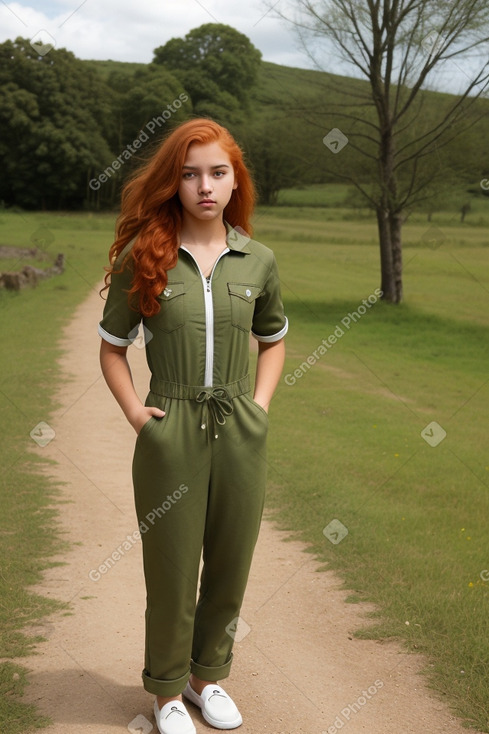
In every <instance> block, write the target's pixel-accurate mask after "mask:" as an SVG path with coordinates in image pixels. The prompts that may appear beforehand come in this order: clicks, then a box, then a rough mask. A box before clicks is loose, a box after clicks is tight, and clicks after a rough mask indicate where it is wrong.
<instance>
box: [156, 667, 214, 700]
mask: <svg viewBox="0 0 489 734" xmlns="http://www.w3.org/2000/svg"><path fill="white" fill-rule="evenodd" d="M189 678H190V670H188V671H187V672H186V673H185V675H182V677H181V678H175V679H174V680H160V679H158V678H151V676H150V675H148V671H147V670H143V686H144V689H145V690H146V691H148V693H154V694H155V696H164V697H168V696H178V695H179V694H180V693H181V692H182V691H183V690H184V688H185V686H186V685H187V683H188V679H189ZM217 680H219V679H218V678H217Z"/></svg>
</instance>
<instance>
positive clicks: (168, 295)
mask: <svg viewBox="0 0 489 734" xmlns="http://www.w3.org/2000/svg"><path fill="white" fill-rule="evenodd" d="M184 293H185V284H184V283H183V281H182V282H174V283H172V282H171V281H168V283H167V285H166V288H165V289H164V290H163V291H162V292H161V293H160V295H159V296H158V298H159V299H160V301H171V300H172V298H175V297H176V296H182V295H183V294H184Z"/></svg>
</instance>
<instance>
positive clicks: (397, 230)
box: [389, 212, 403, 303]
mask: <svg viewBox="0 0 489 734" xmlns="http://www.w3.org/2000/svg"><path fill="white" fill-rule="evenodd" d="M389 224H390V230H391V245H392V265H393V271H394V296H395V298H394V300H393V301H392V303H400V302H401V301H402V296H403V293H402V214H401V212H391V215H390V217H389Z"/></svg>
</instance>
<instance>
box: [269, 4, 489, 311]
mask: <svg viewBox="0 0 489 734" xmlns="http://www.w3.org/2000/svg"><path fill="white" fill-rule="evenodd" d="M288 6H289V8H290V11H289V10H287V11H283V12H282V11H281V13H280V14H281V16H282V17H284V18H286V19H287V20H288V21H290V22H292V23H293V24H294V26H295V28H296V29H297V32H298V34H299V36H300V37H301V39H302V40H303V42H304V46H305V48H307V50H308V53H309V55H310V56H312V57H313V58H316V57H317V53H319V51H318V47H321V48H322V49H323V51H327V52H328V54H329V55H331V49H332V48H333V49H334V50H335V52H337V53H339V54H340V56H341V57H342V58H343V59H344V60H345V61H346V62H347V63H349V64H350V65H351V66H352V67H353V68H354V69H355V73H356V74H357V75H358V74H360V75H361V76H362V77H364V78H365V79H366V80H367V82H368V84H366V85H365V86H364V91H361V90H360V89H358V88H356V89H355V91H353V89H352V90H351V92H349V93H350V94H351V96H350V102H349V104H348V105H344V104H336V105H334V104H332V105H329V104H328V114H329V115H330V118H329V119H330V120H332V121H333V125H332V129H333V132H332V133H331V135H330V137H329V139H328V140H327V143H329V147H330V152H331V153H334V154H338V155H337V156H336V165H334V164H333V165H331V170H332V171H334V172H335V174H336V175H337V176H339V177H342V178H343V179H344V180H347V181H350V182H351V183H352V184H354V185H355V186H356V187H357V189H358V190H359V191H360V192H361V193H362V195H363V196H364V197H365V199H366V200H367V201H369V202H370V204H371V205H372V206H373V207H374V209H375V211H376V215H377V222H378V231H379V241H380V256H381V289H382V291H383V294H384V295H383V297H384V299H385V300H387V301H390V302H392V303H399V302H400V301H401V300H402V223H403V221H404V218H405V214H406V210H407V209H408V208H409V206H412V205H413V204H415V203H416V202H417V201H420V200H422V199H423V198H424V196H425V194H424V189H425V188H426V187H429V186H431V187H432V186H433V184H434V181H435V178H436V176H437V175H440V174H441V173H442V169H443V165H440V164H439V160H440V155H441V152H442V151H444V148H445V146H447V145H448V144H449V143H450V142H451V141H452V140H454V138H456V137H457V136H460V135H463V134H466V133H467V131H468V130H469V129H471V127H472V126H473V124H474V119H473V118H472V119H471V118H470V117H469V116H468V113H469V111H470V110H472V109H473V108H474V102H475V100H476V99H477V98H478V97H480V96H481V95H482V94H483V93H484V91H485V90H486V89H487V88H488V87H489V62H488V61H487V57H480V58H479V60H476V58H475V55H476V53H477V51H478V50H479V49H481V48H482V47H483V45H484V44H487V42H488V41H489V5H488V4H487V0H457V2H445V0H366V2H362V1H361V0H318V1H316V0H290V2H289V3H288ZM469 53H470V54H471V56H472V63H471V70H470V71H468V72H467V74H468V76H467V81H466V83H465V85H464V87H463V89H462V90H461V93H460V94H459V95H457V96H456V97H452V98H448V97H447V99H445V100H444V101H442V102H441V103H440V105H439V106H438V108H437V109H436V110H435V109H433V108H431V111H430V114H429V115H426V105H425V102H426V101H427V100H426V93H425V91H424V90H425V88H426V86H427V84H428V83H429V82H430V80H431V79H432V77H433V72H434V71H435V70H436V68H437V67H439V66H440V65H441V64H442V63H443V62H450V61H452V60H454V59H455V60H456V59H458V58H459V57H461V56H463V55H468V54H469ZM331 89H332V91H333V92H335V91H337V89H335V87H334V85H332V87H331ZM326 102H328V100H327V99H326ZM340 125H341V128H340ZM338 129H340V132H341V135H338V132H337V130H338ZM345 132H346V133H347V134H346V135H345ZM325 137H326V136H325ZM345 138H346V140H345ZM348 143H349V144H348ZM325 144H326V141H325ZM342 146H343V149H342ZM353 152H356V153H358V154H360V155H362V157H363V158H364V160H365V161H366V165H365V167H364V170H363V171H362V172H360V174H359V172H358V170H357V169H354V168H352V167H350V166H349V165H348V156H350V160H351V158H352V154H353ZM428 156H430V158H429V159H428ZM333 158H334V156H331V155H330V161H331V160H332V159H333ZM369 171H370V172H372V173H373V175H374V181H375V186H374V188H373V189H372V188H371V187H369V186H367V185H366V184H365V180H366V178H367V177H368V175H369Z"/></svg>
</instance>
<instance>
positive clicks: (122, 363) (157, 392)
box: [99, 119, 287, 734]
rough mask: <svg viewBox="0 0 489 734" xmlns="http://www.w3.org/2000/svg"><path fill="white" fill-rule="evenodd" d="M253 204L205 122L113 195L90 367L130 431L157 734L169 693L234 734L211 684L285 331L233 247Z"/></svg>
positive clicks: (251, 519)
mask: <svg viewBox="0 0 489 734" xmlns="http://www.w3.org/2000/svg"><path fill="white" fill-rule="evenodd" d="M254 200H255V194H254V189H253V184H252V182H251V179H250V175H249V173H248V171H247V169H246V167H245V165H244V163H243V157H242V152H241V150H240V148H239V147H238V145H237V144H236V142H235V141H234V139H233V138H232V137H231V135H230V133H229V132H228V131H227V130H226V129H225V128H223V127H221V126H220V125H218V124H216V123H215V122H213V121H212V120H208V119H196V120H191V121H189V122H185V123H183V124H182V125H180V126H179V127H178V128H176V129H175V130H174V131H173V132H172V133H171V134H170V135H169V137H167V139H166V140H165V141H164V142H163V144H162V145H161V146H160V148H159V149H158V150H157V152H156V153H155V155H154V156H153V157H152V159H151V160H150V161H149V162H148V163H147V164H146V165H145V166H144V167H143V168H141V169H140V170H139V171H138V172H137V174H136V175H135V176H134V177H133V178H132V180H131V181H130V183H129V184H128V185H127V186H126V187H125V189H124V191H123V195H122V210H121V215H120V217H119V220H118V224H117V230H116V235H117V237H116V240H115V242H114V244H113V245H112V247H111V248H110V253H109V255H110V262H111V263H112V266H111V268H110V269H109V273H108V274H107V276H106V287H108V284H109V278H110V289H109V293H108V298H107V302H106V305H105V309H104V314H103V319H102V321H101V323H100V325H99V333H100V335H101V337H102V345H101V365H102V371H103V374H104V377H105V379H106V381H107V384H108V386H109V388H110V390H111V391H112V393H113V395H114V397H115V399H116V400H117V401H118V403H119V404H120V406H121V408H122V410H123V412H124V414H125V416H126V418H127V420H128V421H129V423H130V424H131V425H132V426H133V428H134V429H135V431H136V433H137V434H138V435H137V439H136V447H135V452H134V460H133V482H134V492H135V503H136V512H137V515H138V520H139V527H140V530H141V537H142V544H143V561H144V574H145V581H146V589H147V609H146V653H145V668H144V670H143V683H144V687H145V689H146V690H147V691H149V692H150V693H153V694H155V696H156V700H155V705H154V711H155V717H156V723H157V727H158V729H159V731H160V732H161V734H194V733H195V727H194V725H193V722H192V720H191V718H190V715H189V713H188V711H187V709H186V707H185V706H184V704H183V700H182V696H181V694H182V693H183V695H184V696H185V698H186V699H188V700H189V701H191V702H192V703H194V704H196V705H197V706H199V707H200V708H201V711H202V714H203V716H204V718H205V720H206V721H207V722H208V723H210V724H211V725H212V726H214V727H216V728H218V729H234V728H235V727H238V726H239V725H240V724H241V723H242V718H241V715H240V713H239V711H238V709H237V707H236V705H235V704H234V702H233V701H232V700H231V698H230V697H229V696H228V695H227V694H226V693H225V691H224V690H223V689H222V688H221V687H220V686H219V685H218V684H217V681H219V680H221V679H222V678H225V677H227V676H228V675H229V672H230V668H231V663H232V648H233V641H234V633H235V630H236V624H237V620H238V617H239V612H240V608H241V603H242V600H243V595H244V591H245V587H246V583H247V579H248V572H249V569H250V564H251V560H252V555H253V550H254V546H255V543H256V540H257V536H258V530H259V525H260V521H261V515H262V509H263V501H264V492H265V480H266V434H267V428H268V416H267V412H268V406H269V403H270V401H271V399H272V395H273V393H274V390H275V388H276V386H277V383H278V380H279V378H280V374H281V371H282V367H283V362H284V343H283V337H284V336H285V333H286V331H287V319H286V318H285V316H284V312H283V306H282V301H281V296H280V285H279V279H278V273H277V267H276V263H275V258H274V256H273V253H272V251H271V250H269V249H268V248H267V247H265V246H263V245H262V244H260V243H258V242H256V241H254V240H252V239H250V238H249V237H248V236H247V235H246V232H250V217H251V214H252V211H253V206H254ZM235 228H236V229H235ZM141 320H142V322H143V331H144V335H145V342H146V354H147V360H148V365H149V368H150V370H151V375H152V377H151V383H150V392H149V395H148V397H147V399H146V403H145V405H142V403H141V402H140V400H139V398H138V396H137V395H136V392H135V390H134V387H133V383H132V378H131V372H130V368H129V365H128V362H127V359H126V352H127V347H128V346H129V345H130V344H131V343H132V341H134V338H135V337H136V335H137V332H138V328H139V324H140V322H141ZM250 331H251V332H252V334H253V336H254V337H255V338H256V339H257V340H258V362H257V370H256V377H255V387H254V393H253V397H252V396H251V393H250V378H249V375H248V361H249V334H250ZM201 552H202V554H203V569H202V574H201V577H200V588H199V597H198V600H197V603H196V591H197V585H198V581H199V561H200V556H201Z"/></svg>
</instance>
